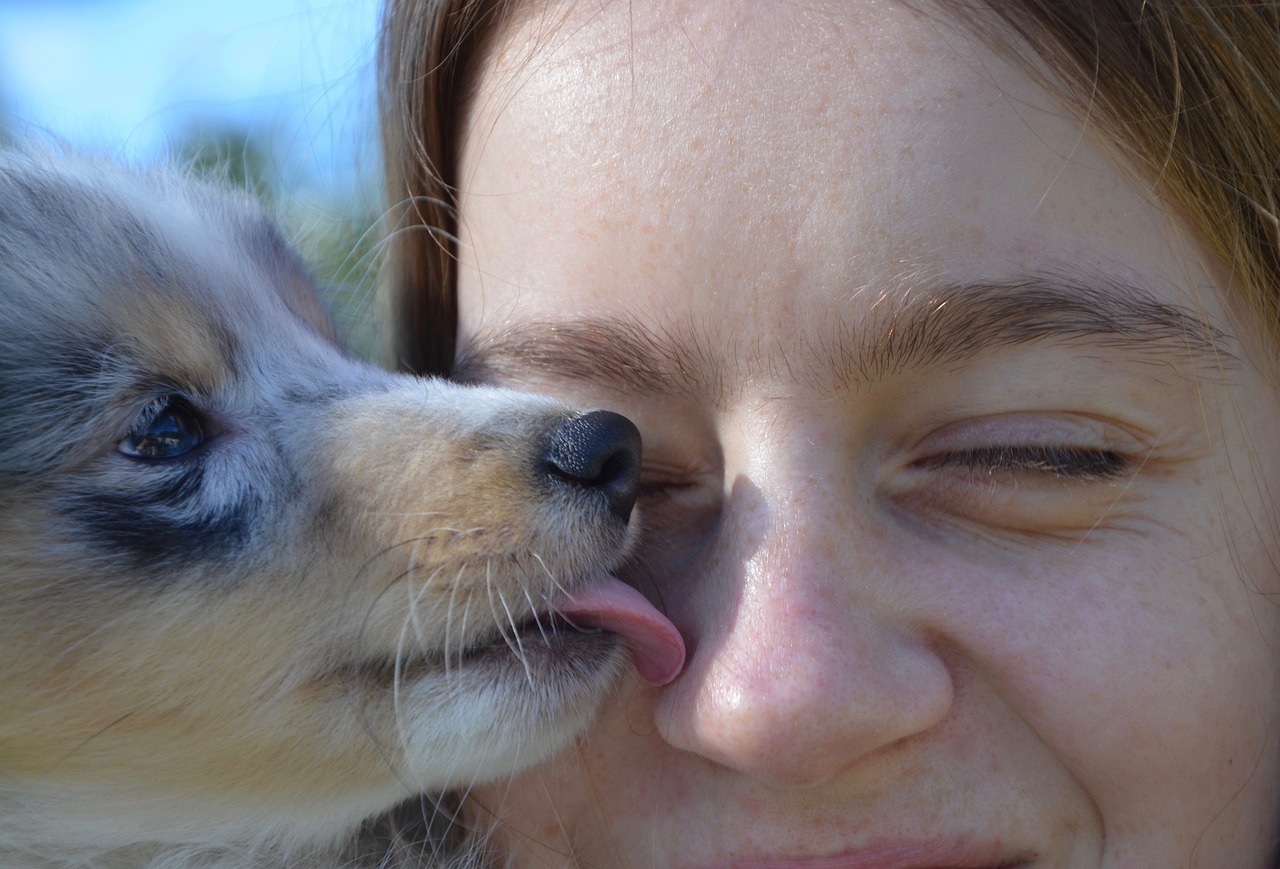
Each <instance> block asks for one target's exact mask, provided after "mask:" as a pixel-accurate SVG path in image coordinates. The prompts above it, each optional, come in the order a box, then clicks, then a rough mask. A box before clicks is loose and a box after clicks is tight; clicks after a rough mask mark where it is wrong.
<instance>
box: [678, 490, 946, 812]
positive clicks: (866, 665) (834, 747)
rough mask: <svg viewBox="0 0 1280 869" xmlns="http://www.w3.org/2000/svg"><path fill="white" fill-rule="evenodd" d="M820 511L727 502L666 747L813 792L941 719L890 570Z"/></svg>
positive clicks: (691, 616) (864, 534)
mask: <svg viewBox="0 0 1280 869" xmlns="http://www.w3.org/2000/svg"><path fill="white" fill-rule="evenodd" d="M832 504H833V501H832V500H831V499H830V498H827V497H822V496H821V493H816V492H810V493H809V496H807V497H805V496H800V495H797V494H796V493H794V492H793V493H790V494H784V493H782V492H778V491H775V492H773V493H772V496H771V495H770V494H769V493H764V494H762V495H761V496H760V497H757V498H754V499H753V498H741V497H738V492H737V491H735V496H734V497H732V498H730V501H729V505H728V508H727V511H726V515H725V516H724V522H723V524H722V526H721V529H722V532H721V533H722V535H723V536H722V538H721V544H722V545H721V546H719V547H717V548H718V550H719V552H718V554H717V556H716V557H715V558H714V559H713V563H712V564H710V565H709V566H708V570H707V572H706V573H705V574H704V575H703V576H700V577H698V578H697V579H696V585H697V586H698V591H697V593H695V594H694V595H692V596H691V597H690V598H688V599H687V600H686V602H685V606H686V612H685V613H684V614H683V618H682V619H681V620H682V621H684V622H685V623H686V624H685V626H684V627H685V630H686V631H687V633H688V634H689V635H690V636H691V637H692V638H693V642H694V651H693V654H692V656H691V658H690V662H689V666H688V669H687V670H686V673H685V675H684V676H683V677H682V679H681V681H680V683H679V684H678V685H675V686H672V688H671V689H669V691H668V693H667V695H666V697H665V699H664V701H663V703H664V705H665V706H666V708H665V709H662V710H660V712H661V713H664V717H665V718H666V720H667V728H666V730H667V734H668V736H667V738H668V741H669V742H670V743H671V744H672V745H673V746H674V747H676V748H679V749H683V750H686V751H689V752H693V753H696V754H699V755H701V756H703V757H705V758H706V759H708V760H711V761H713V762H715V763H717V764H719V765H721V766H724V767H727V768H730V769H734V770H736V771H738V772H741V773H744V774H746V775H749V776H751V777H753V778H756V779H758V780H760V781H763V782H765V783H767V784H770V785H773V786H778V787H806V786H815V785H820V784H822V783H824V782H826V781H828V780H830V779H832V778H835V777H838V776H840V775H842V774H843V773H845V772H846V771H847V770H849V769H850V768H852V767H854V766H856V765H857V764H858V762H859V761H860V760H862V759H864V758H867V757H869V756H871V755H874V754H876V753H877V752H878V751H880V750H881V749H886V748H888V747H890V746H893V745H896V744H898V743H900V742H902V741H904V740H907V739H908V738H910V737H912V736H914V735H917V734H922V733H924V732H926V731H928V730H929V729H931V728H932V727H934V725H936V724H938V723H939V722H940V721H942V720H943V719H944V718H945V717H946V716H947V714H948V712H949V711H950V709H951V705H952V702H953V699H954V685H953V681H952V674H951V671H950V669H949V667H948V665H947V663H946V660H945V658H944V656H943V653H941V652H940V650H939V649H938V648H935V646H934V645H933V643H932V642H931V640H930V632H929V631H928V630H927V626H925V625H923V624H913V623H912V619H911V615H910V605H909V602H908V601H904V600H903V599H902V597H901V596H898V595H895V593H894V592H893V584H894V576H893V575H892V572H893V569H894V568H893V562H894V560H893V559H892V558H885V557H883V556H884V554H885V553H883V552H882V553H881V554H880V556H877V555H875V554H874V551H875V550H877V549H883V548H884V547H885V544H884V543H883V540H882V539H881V540H876V539H875V538H877V537H880V538H883V535H878V534H876V533H873V532H871V531H868V530H867V528H866V526H865V523H860V522H859V521H858V520H857V519H856V518H855V516H854V515H853V514H852V513H851V512H850V511H842V510H839V509H833V508H832ZM806 505H809V506H808V507H806ZM819 505H821V506H819ZM752 528H756V529H758V530H756V531H755V532H753V531H752V530H751V529H752Z"/></svg>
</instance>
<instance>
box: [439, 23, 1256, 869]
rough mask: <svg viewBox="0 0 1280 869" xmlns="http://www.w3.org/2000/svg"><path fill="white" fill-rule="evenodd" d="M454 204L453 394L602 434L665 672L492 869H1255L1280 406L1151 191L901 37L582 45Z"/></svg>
mask: <svg viewBox="0 0 1280 869" xmlns="http://www.w3.org/2000/svg"><path fill="white" fill-rule="evenodd" d="M571 5H572V8H571V9H569V10H567V11H562V10H553V11H547V10H546V9H544V8H542V7H539V9H538V11H536V12H531V13H530V14H529V15H528V16H527V18H526V20H524V21H523V22H521V23H520V24H519V25H518V26H517V27H516V28H515V29H514V30H513V31H512V32H510V33H508V34H506V35H505V38H504V40H503V41H502V43H501V45H499V46H498V49H497V51H496V53H495V54H494V55H493V56H492V57H490V58H489V59H488V60H487V67H486V69H485V71H484V73H483V77H482V79H481V81H480V82H479V90H478V92H477V95H476V97H475V102H474V105H473V107H472V113H471V115H470V117H469V118H468V129H469V138H468V140H467V143H466V146H465V150H464V153H463V155H462V162H461V174H460V177H461V180H462V188H463V196H462V200H461V221H460V226H461V246H460V251H461V272H460V279H459V280H460V284H459V293H460V300H461V326H460V330H461V339H462V341H463V345H464V348H465V350H466V356H465V357H464V359H463V362H462V373H463V374H470V375H471V376H474V377H477V378H482V379H490V380H496V381H501V382H505V383H512V384H516V385H520V386H524V387H528V388H531V389H535V390H539V391H544V392H550V393H554V394H558V395H561V396H564V397H566V398H568V399H570V400H573V401H576V402H579V403H581V404H583V405H587V406H595V407H607V408H610V409H613V410H617V411H621V412H623V413H626V414H628V415H629V416H631V417H632V418H633V419H634V420H635V421H636V422H637V424H638V425H639V426H640V428H641V429H642V431H643V433H644V439H645V459H644V468H645V471H644V488H643V493H642V496H641V500H640V508H639V509H640V521H641V522H642V523H643V526H644V527H645V529H646V530H645V533H644V542H643V545H642V546H641V547H640V548H639V550H638V551H637V553H636V566H635V568H634V570H632V571H631V573H630V578H631V579H632V580H633V581H634V582H635V583H636V584H637V585H638V586H639V587H640V588H641V589H643V590H644V591H645V592H646V593H648V594H650V595H651V596H652V597H653V599H654V600H656V601H660V602H661V604H662V605H663V606H665V608H666V611H667V612H668V613H669V614H670V616H671V618H672V619H673V620H674V621H675V623H676V624H677V625H678V626H679V627H680V629H681V631H682V632H683V633H684V635H685V638H686V641H687V643H688V647H689V659H688V663H687V667H686V669H685V671H684V673H683V674H682V675H681V676H680V678H679V679H677V680H676V681H675V682H674V683H672V684H670V685H667V686H665V687H662V688H653V687H649V686H646V685H644V684H643V683H642V682H641V681H640V680H639V679H638V678H635V677H633V678H632V679H631V681H629V682H627V683H626V684H624V685H623V686H622V687H621V688H620V690H619V691H618V693H617V695H616V697H615V698H614V699H613V700H612V701H611V702H610V703H608V704H607V707H606V708H605V709H604V711H603V712H602V714H601V716H600V719H599V722H598V724H597V725H596V727H595V728H594V729H593V730H592V731H591V733H590V734H589V735H588V736H587V737H586V738H584V740H583V741H582V743H581V745H580V747H579V748H578V750H576V751H574V752H571V753H569V754H568V755H566V756H563V757H560V758H559V759H557V760H555V761H553V762H551V763H548V764H546V765H544V766H542V767H540V768H538V769H535V770H533V771H531V772H528V773H525V774H524V775H521V776H520V777H519V778H517V779H516V780H515V781H514V782H511V783H503V784H500V785H494V786H489V787H484V788H477V789H476V790H475V791H474V795H473V803H474V805H475V806H476V807H477V811H480V812H484V813H487V812H493V813H496V815H497V816H498V817H500V818H501V819H502V821H503V824H502V826H501V827H500V829H499V831H498V837H499V841H500V842H501V843H502V845H503V847H505V848H506V849H507V850H509V851H510V852H512V853H513V854H514V855H515V856H514V865H518V866H539V867H541V866H569V865H580V866H590V867H661V869H674V867H681V869H712V867H715V869H729V867H736V869H748V867H749V869H783V867H785V869H907V867H910V869H920V867H984V869H996V867H1000V869H1011V867H1015V866H1016V867H1032V866H1034V867H1050V866H1052V867H1084V866H1089V867H1098V866H1106V867H1122V866H1123V867H1140V869H1148V867H1172V866H1183V867H1185V866H1196V867H1221V869H1241V867H1246V866H1249V867H1260V866H1262V865H1264V863H1265V860H1266V855H1267V853H1268V846H1269V843H1271V842H1273V841H1275V839H1276V831H1277V826H1278V824H1277V805H1276V798H1275V792H1276V786H1277V784H1278V783H1280V769H1278V767H1280V762H1278V760H1277V758H1278V756H1280V752H1277V750H1276V746H1277V742H1278V741H1280V740H1277V738H1276V732H1277V729H1278V728H1280V717H1278V716H1277V714H1276V713H1277V705H1278V703H1280V692H1278V691H1277V677H1276V674H1277V671H1278V670H1280V667H1277V655H1276V651H1275V650H1276V646H1277V644H1278V643H1280V630H1278V625H1277V608H1276V606H1275V605H1274V604H1273V603H1272V598H1271V596H1272V595H1274V594H1276V592H1277V591H1278V590H1280V588H1278V583H1277V576H1276V574H1277V570H1276V563H1277V562H1276V559H1277V558H1278V557H1280V552H1277V550H1276V547H1275V543H1276V538H1277V531H1276V526H1275V521H1274V516H1273V509H1272V508H1273V497H1274V496H1275V494H1276V493H1280V455H1278V454H1277V451H1276V448H1275V444H1276V432H1277V431H1280V402H1278V401H1277V398H1276V392H1275V390H1274V388H1273V387H1272V385H1271V384H1270V382H1269V381H1268V379H1267V377H1266V376H1264V374H1262V373H1260V371H1259V369H1258V368H1257V367H1255V363H1256V360H1257V359H1258V358H1259V357H1260V356H1261V355H1262V354H1259V353H1256V352H1254V350H1255V349H1256V347H1254V346H1253V345H1250V344H1248V343H1243V344H1242V343H1241V341H1240V340H1239V339H1238V338H1236V337H1233V336H1235V335H1238V334H1239V333H1240V331H1241V330H1240V329H1238V328H1237V327H1236V326H1235V325H1234V323H1236V322H1237V321H1235V320H1234V319H1233V315H1232V313H1231V312H1230V311H1228V310H1227V308H1226V306H1225V305H1224V303H1223V301H1222V299H1223V297H1224V295H1223V293H1222V292H1221V287H1222V285H1223V284H1225V281H1226V279H1225V277H1224V276H1223V274H1222V273H1221V272H1220V271H1219V270H1218V269H1217V268H1216V266H1215V265H1213V263H1212V261H1211V260H1210V259H1209V258H1208V256H1207V255H1206V253H1205V251H1204V249H1203V248H1202V247H1200V246H1198V245H1197V243H1196V242H1195V241H1194V240H1193V239H1192V238H1191V236H1190V235H1189V234H1188V232H1187V229H1186V226H1185V225H1184V224H1183V223H1181V222H1180V219H1179V217H1178V215H1177V214H1176V213H1175V211H1174V210H1173V209H1172V208H1169V207H1167V206H1163V205H1161V203H1160V202H1159V201H1157V198H1156V196H1155V195H1154V194H1153V188H1154V187H1155V185H1154V184H1152V183H1150V182H1148V181H1147V180H1144V179H1141V178H1138V177H1136V176H1135V175H1134V174H1133V173H1131V172H1130V171H1128V170H1127V169H1126V168H1125V166H1124V165H1123V164H1121V163H1119V162H1117V159H1116V157H1115V152H1114V151H1112V150H1110V149H1109V148H1108V147H1106V146H1105V145H1103V144H1100V143H1101V142H1102V141H1103V139H1102V137H1101V135H1100V134H1099V133H1098V131H1097V130H1096V129H1092V128H1089V127H1087V126H1082V125H1081V123H1080V122H1079V121H1078V120H1077V119H1076V117H1075V116H1073V115H1072V113H1071V112H1069V111H1067V110H1066V109H1065V108H1064V107H1063V105H1062V104H1060V103H1058V102H1056V101H1055V100H1054V99H1053V98H1051V97H1050V96H1049V95H1048V92H1047V91H1045V90H1044V89H1042V88H1040V87H1038V86H1037V85H1036V84H1034V83H1033V81H1032V79H1031V77H1030V76H1029V75H1027V74H1026V73H1025V72H1023V71H1020V70H1019V69H1017V68H1015V67H1013V66H1011V65H1010V64H1008V63H1006V62H1004V61H1003V60H1002V59H1001V56H1000V55H999V54H997V53H995V52H994V51H992V50H990V49H988V48H985V47H982V46H981V45H978V44H975V42H974V41H973V40H972V39H970V38H968V37H967V36H966V35H964V34H963V33H962V32H961V31H959V30H958V29H956V28H955V27H954V26H952V25H950V24H948V23H946V22H944V21H942V20H939V19H938V18H935V17H930V16H927V15H922V14H918V13H913V12H911V11H908V10H907V9H905V8H904V7H903V6H901V5H898V4H895V3H886V4H883V5H882V4H880V3H874V2H860V3H830V4H826V3H817V2H814V3H804V4H800V5H797V4H795V3H788V4H764V3H739V2H736V0H724V2H700V3H691V4H685V3H651V2H644V0H635V2H628V3H620V2H615V3H605V4H599V3H574V4H571Z"/></svg>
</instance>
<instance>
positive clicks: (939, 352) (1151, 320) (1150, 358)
mask: <svg viewBox="0 0 1280 869" xmlns="http://www.w3.org/2000/svg"><path fill="white" fill-rule="evenodd" d="M1033 343H1054V344H1059V345H1066V346H1077V347H1080V348H1082V350H1088V349H1092V350H1107V351H1110V352H1112V353H1115V354H1119V355H1125V356H1128V357H1130V358H1133V359H1135V360H1138V361H1140V362H1144V363H1149V364H1158V365H1169V366H1175V367H1177V366H1185V365H1191V366H1192V367H1193V368H1194V369H1195V370H1196V371H1197V372H1198V373H1201V374H1206V373H1209V374H1212V373H1218V374H1220V373H1222V372H1223V371H1226V370H1231V369H1234V368H1237V367H1238V366H1239V359H1240V356H1239V353H1238V350H1237V340H1236V339H1235V338H1234V337H1232V336H1231V335H1230V334H1228V333H1227V332H1225V331H1223V330H1221V329H1219V328H1217V327H1215V326H1213V325H1212V324H1210V323H1209V322H1207V320H1206V316H1205V315H1204V314H1203V313H1202V312H1199V311H1196V310H1194V309H1191V308H1187V307H1183V306H1180V305H1175V304H1171V303H1168V302H1165V301H1161V300H1160V299H1157V298H1156V297H1155V296H1154V295H1153V294H1151V293H1150V292H1148V291H1146V290H1144V289H1142V288H1140V287H1137V286H1135V285H1133V284H1129V283H1126V282H1122V281H1118V280H1115V279H1105V280H1091V281H1090V282H1088V283H1081V282H1074V281H1071V280H1068V279H1063V278H1060V277H1056V276H1045V275H1034V276H1028V277H1026V278H1020V279H1016V280H1009V281H998V282H978V283H972V282H971V283H953V284H948V285H945V286H941V287H937V288H934V289H933V290H932V291H929V292H927V293H921V292H906V291H901V292H896V293H895V292H892V291H886V292H883V293H881V294H880V295H879V296H878V297H877V298H876V299H875V300H874V302H873V303H872V304H871V305H870V307H869V312H868V314H867V315H866V316H865V317H864V318H862V320H861V321H860V322H859V323H858V324H857V325H856V326H855V325H852V324H850V323H848V321H847V320H844V319H842V318H841V317H839V316H838V312H836V313H833V317H832V323H831V328H830V333H829V334H826V335H806V336H803V337H801V336H797V340H796V342H795V344H793V345H789V346H783V345H781V344H779V345H778V346H777V347H775V348H773V351H772V352H767V351H765V349H764V348H763V347H759V346H756V347H745V346H743V345H742V344H741V343H740V342H739V340H738V338H737V336H735V335H733V334H725V333H724V329H723V327H722V326H720V325H719V324H709V323H704V324H696V323H683V324H674V323H671V322H665V323H660V324H658V325H652V324H645V323H641V322H640V321H639V320H637V319H634V318H590V317H583V318H574V319H569V320H564V321H529V322H525V323H519V324H515V325H512V326H508V327H506V328H504V329H503V330H501V331H498V332H481V333H479V334H478V335H476V336H474V337H473V338H472V339H470V340H469V341H467V342H466V344H465V345H464V346H463V347H462V348H460V351H459V356H458V359H457V362H456V364H455V366H454V376H455V377H456V378H458V379H460V380H463V381H475V382H483V381H494V380H500V379H506V378H511V377H513V376H519V375H524V376H528V375H529V374H530V373H533V374H535V375H538V374H543V375H550V376H555V377H562V378H569V379H584V380H588V381H593V382H596V383H601V384H604V385H607V386H610V387H612V388H614V389H616V390H618V391H621V392H624V393H628V394H642V395H645V394H648V395H670V396H678V397H683V398H691V397H696V398H704V399H707V400H709V401H711V402H712V403H722V402H724V401H725V400H726V399H728V398H729V396H728V395H727V394H726V390H725V388H724V384H725V382H726V381H725V374H726V372H725V370H724V369H723V366H724V364H725V361H724V360H725V359H726V358H727V359H729V360H731V364H733V365H735V366H736V367H737V368H739V369H745V370H746V372H747V374H748V376H749V377H753V376H771V375H776V374H777V373H778V369H779V366H782V367H784V368H785V369H786V371H787V374H788V375H789V376H791V377H805V378H809V379H810V380H812V381H813V382H817V378H819V377H825V379H826V380H828V381H830V380H831V378H832V377H833V376H834V378H835V381H834V382H835V384H836V385H837V386H838V387H840V388H844V389H858V388H864V387H866V386H868V385H870V384H873V383H875V382H876V381H878V380H880V379H882V378H884V377H887V376H892V375H894V374H899V373H902V372H905V371H909V370H925V369H929V368H934V367H954V366H959V365H961V364H964V363H965V362H968V361H970V360H972V359H974V358H976V357H977V356H979V355H980V354H982V353H985V352H989V351H994V350H999V349H1002V348H1010V347H1017V346H1022V345H1027V344H1033Z"/></svg>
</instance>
